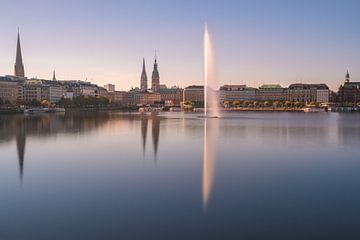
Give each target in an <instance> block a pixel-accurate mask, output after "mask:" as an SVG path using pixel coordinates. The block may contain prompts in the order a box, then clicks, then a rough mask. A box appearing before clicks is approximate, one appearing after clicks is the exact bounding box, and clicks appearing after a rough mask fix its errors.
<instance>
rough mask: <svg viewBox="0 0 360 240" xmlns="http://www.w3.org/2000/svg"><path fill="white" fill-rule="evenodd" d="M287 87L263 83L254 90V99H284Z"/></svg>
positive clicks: (281, 100) (263, 100)
mask: <svg viewBox="0 0 360 240" xmlns="http://www.w3.org/2000/svg"><path fill="white" fill-rule="evenodd" d="M286 95H287V88H283V87H282V86H281V85H279V84H264V85H262V86H261V87H259V89H257V90H256V93H255V99H256V101H261V102H265V101H271V102H274V101H280V102H283V101H285V100H286Z"/></svg>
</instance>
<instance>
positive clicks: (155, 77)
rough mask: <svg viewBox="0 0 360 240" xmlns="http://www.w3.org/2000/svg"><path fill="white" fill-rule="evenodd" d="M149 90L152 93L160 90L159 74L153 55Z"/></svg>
mask: <svg viewBox="0 0 360 240" xmlns="http://www.w3.org/2000/svg"><path fill="white" fill-rule="evenodd" d="M151 90H152V91H153V92H154V93H158V92H159V91H160V74H159V70H158V63H157V59H156V56H155V62H154V69H153V72H152V76H151Z"/></svg>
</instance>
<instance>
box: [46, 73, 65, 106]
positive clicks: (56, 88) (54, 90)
mask: <svg viewBox="0 0 360 240" xmlns="http://www.w3.org/2000/svg"><path fill="white" fill-rule="evenodd" d="M55 79H56V78H55ZM43 84H46V85H47V86H48V87H49V101H50V103H57V102H58V101H60V100H61V98H63V97H64V96H65V93H66V88H65V87H64V86H63V85H62V84H60V83H59V82H57V81H49V80H43Z"/></svg>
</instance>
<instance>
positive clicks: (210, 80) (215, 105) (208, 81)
mask: <svg viewBox="0 0 360 240" xmlns="http://www.w3.org/2000/svg"><path fill="white" fill-rule="evenodd" d="M218 89H219V86H218V82H217V81H216V78H215V74H214V53H213V48H212V43H211V37H210V33H209V31H208V27H207V24H205V31H204V115H205V117H218V116H219V98H218V93H217V91H218Z"/></svg>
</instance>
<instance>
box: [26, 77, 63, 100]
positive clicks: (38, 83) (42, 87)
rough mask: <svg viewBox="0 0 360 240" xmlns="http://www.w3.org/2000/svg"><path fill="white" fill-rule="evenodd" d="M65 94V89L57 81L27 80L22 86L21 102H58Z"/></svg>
mask: <svg viewBox="0 0 360 240" xmlns="http://www.w3.org/2000/svg"><path fill="white" fill-rule="evenodd" d="M65 94H66V88H65V87H64V86H63V85H62V84H61V83H59V82H58V81H51V80H43V79H35V78H33V79H28V80H26V81H25V82H24V84H23V100H24V101H25V102H31V101H33V100H37V101H42V100H48V101H49V102H50V103H56V102H58V101H60V99H61V98H62V97H64V96H65Z"/></svg>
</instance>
